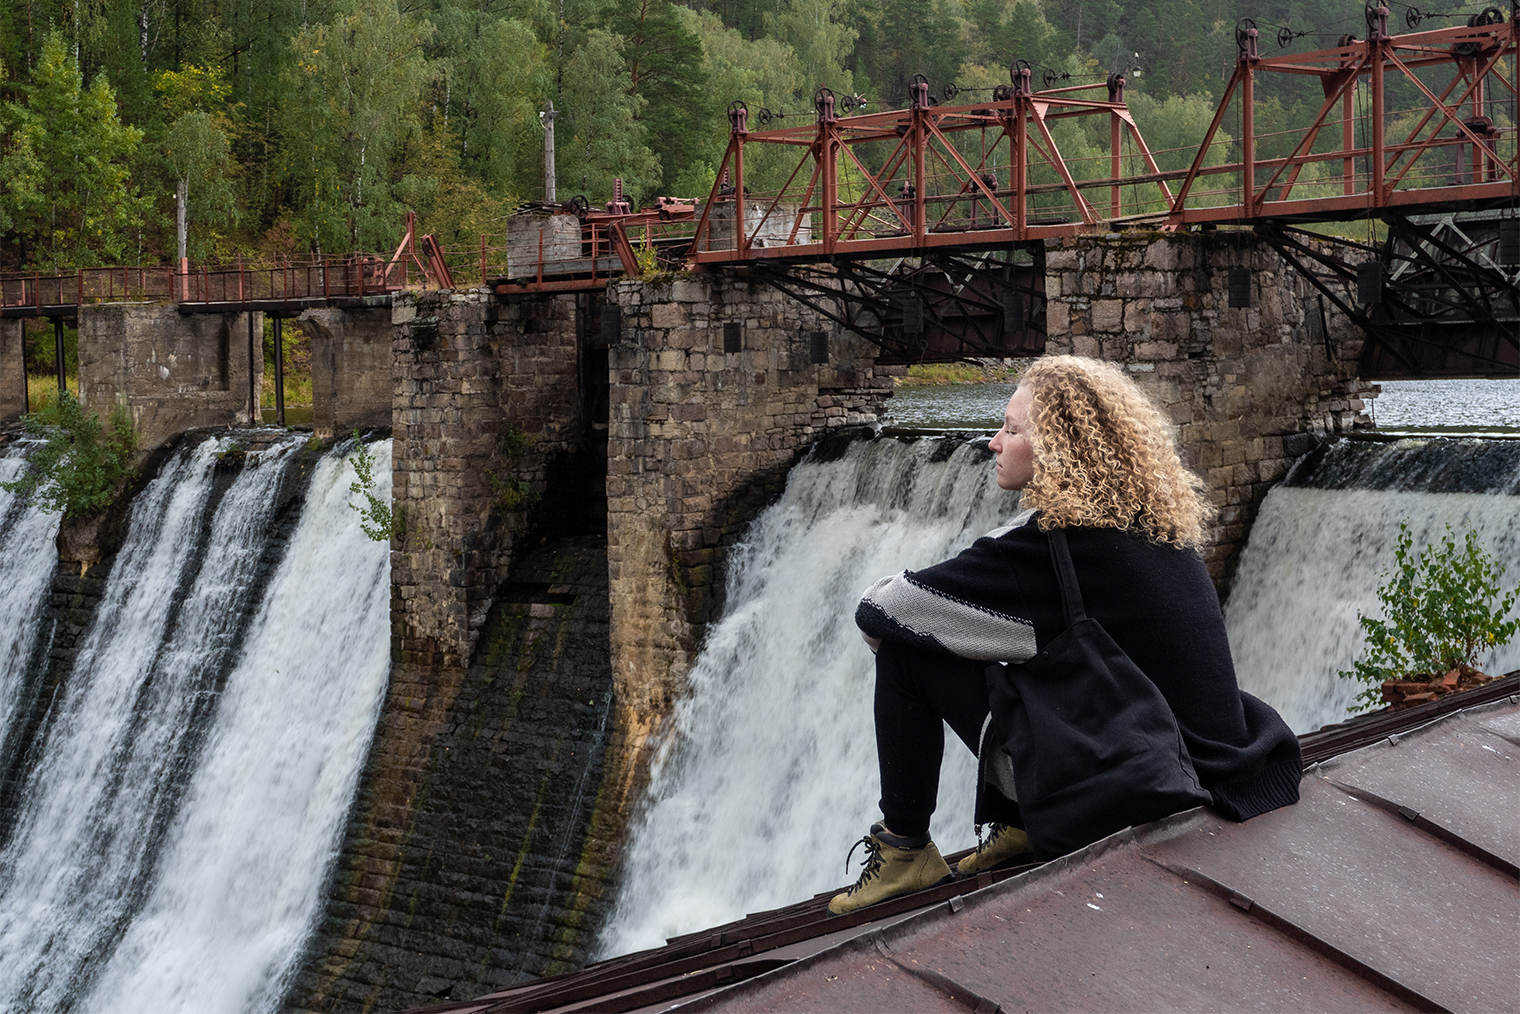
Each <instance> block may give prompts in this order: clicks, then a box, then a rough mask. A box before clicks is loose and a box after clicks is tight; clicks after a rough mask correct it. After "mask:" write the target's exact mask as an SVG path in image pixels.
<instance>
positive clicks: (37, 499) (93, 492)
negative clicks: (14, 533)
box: [0, 391, 137, 521]
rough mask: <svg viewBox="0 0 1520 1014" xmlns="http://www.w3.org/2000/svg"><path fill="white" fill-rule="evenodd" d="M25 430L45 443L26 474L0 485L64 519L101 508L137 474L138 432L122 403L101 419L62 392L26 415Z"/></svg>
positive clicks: (87, 515) (74, 518)
mask: <svg viewBox="0 0 1520 1014" xmlns="http://www.w3.org/2000/svg"><path fill="white" fill-rule="evenodd" d="M26 429H27V432H29V433H31V434H33V435H35V436H39V437H42V438H43V440H44V441H45V443H43V445H42V448H41V450H39V451H38V452H37V453H36V454H34V455H33V456H32V459H31V465H30V467H29V468H28V469H27V472H26V474H25V475H23V476H22V477H21V478H19V479H17V480H15V481H14V482H6V483H0V487H3V488H4V489H5V490H6V491H7V492H10V493H14V494H15V495H16V496H17V497H19V498H21V499H22V500H24V501H25V502H27V503H29V504H31V505H32V506H34V507H36V508H38V509H39V510H44V511H49V512H51V511H62V512H63V518H64V520H65V521H83V520H85V519H87V518H90V517H93V516H94V515H96V514H99V513H100V512H101V511H103V510H105V509H106V508H107V507H109V506H110V505H111V501H112V500H113V499H114V498H115V496H116V492H117V489H118V488H119V487H120V486H121V485H122V484H123V483H125V482H127V481H129V480H130V479H131V478H132V476H133V475H134V474H135V473H136V455H137V431H136V430H135V429H133V427H132V416H131V414H130V413H129V412H128V411H127V410H126V408H125V407H124V406H121V405H118V406H116V408H115V409H114V410H113V411H112V412H111V418H110V420H109V421H108V422H102V421H101V419H100V416H98V415H96V414H95V413H93V412H86V411H85V409H84V406H83V405H81V404H79V401H78V399H76V398H75V397H74V396H73V395H72V394H69V393H68V392H67V391H64V392H62V393H61V394H60V395H59V396H58V397H57V398H55V399H53V400H52V401H50V402H49V403H47V404H46V405H44V406H43V407H42V409H41V410H40V411H38V412H35V413H33V414H32V415H29V416H27V417H26Z"/></svg>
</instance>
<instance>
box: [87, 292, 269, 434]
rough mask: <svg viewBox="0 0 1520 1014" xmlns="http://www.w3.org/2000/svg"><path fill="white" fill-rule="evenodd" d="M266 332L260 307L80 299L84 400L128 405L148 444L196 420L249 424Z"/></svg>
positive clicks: (102, 405)
mask: <svg viewBox="0 0 1520 1014" xmlns="http://www.w3.org/2000/svg"><path fill="white" fill-rule="evenodd" d="M250 318H251V323H250ZM250 327H252V339H251V344H252V349H253V354H252V357H251V359H252V362H250V355H249V347H250V338H249V328H250ZM263 334H264V315H263V314H262V313H253V314H248V313H213V314H182V313H180V312H179V311H178V310H176V309H175V307H173V306H172V305H169V304H165V303H101V304H93V305H89V304H87V305H85V306H81V307H80V308H79V383H80V400H81V401H82V402H83V403H84V405H85V407H87V408H89V409H91V410H95V411H104V412H109V411H111V409H112V408H113V407H114V406H116V405H117V404H124V405H126V406H127V408H128V409H129V410H130V411H131V413H132V421H133V423H135V424H136V426H137V432H138V434H139V436H140V437H141V439H142V446H143V448H144V449H145V450H147V449H151V448H153V447H156V446H158V445H159V444H161V443H163V442H164V441H165V440H167V439H168V438H169V437H171V436H174V435H175V434H177V433H180V432H183V431H184V430H187V429H192V428H194V427H197V426H228V425H232V426H240V425H243V426H245V425H248V424H249V423H250V422H253V421H255V420H253V419H252V418H251V417H250V412H249V398H248V394H249V371H250V367H251V368H252V387H253V390H254V391H255V392H257V391H259V389H260V387H261V385H262V383H263V377H264V351H263V349H264V345H263Z"/></svg>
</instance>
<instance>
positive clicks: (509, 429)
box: [486, 423, 539, 514]
mask: <svg viewBox="0 0 1520 1014" xmlns="http://www.w3.org/2000/svg"><path fill="white" fill-rule="evenodd" d="M533 443H534V439H533V438H532V437H531V436H529V435H528V434H526V433H524V432H523V431H522V430H521V429H520V428H518V427H517V426H514V425H512V424H511V423H508V424H507V426H506V428H505V429H504V430H502V434H501V439H500V441H499V446H500V449H501V453H502V456H503V457H505V458H506V459H507V460H508V461H510V462H516V461H517V460H518V459H519V458H521V457H522V456H523V455H524V454H526V453H527V452H528V450H529V448H531V447H532V446H533ZM486 482H487V483H488V484H489V485H490V487H491V492H492V493H493V494H494V495H495V499H496V506H497V508H498V509H500V510H501V511H503V512H504V513H507V514H516V513H521V512H523V511H526V510H528V509H529V508H530V507H532V506H533V505H534V504H536V503H538V501H539V495H538V492H537V491H536V490H534V489H533V487H532V486H531V485H530V484H529V483H528V481H527V480H526V479H522V478H519V477H518V476H515V475H498V474H497V473H496V472H494V471H492V470H490V469H487V470H486Z"/></svg>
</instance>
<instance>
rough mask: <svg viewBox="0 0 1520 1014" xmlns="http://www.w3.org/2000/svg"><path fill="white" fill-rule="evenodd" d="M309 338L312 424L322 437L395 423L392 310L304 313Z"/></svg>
mask: <svg viewBox="0 0 1520 1014" xmlns="http://www.w3.org/2000/svg"><path fill="white" fill-rule="evenodd" d="M300 323H301V327H302V328H303V329H304V330H305V331H306V333H307V335H309V336H310V338H311V402H312V404H311V408H312V428H313V429H314V430H315V431H316V434H317V436H319V437H322V438H324V439H327V438H330V437H332V436H333V435H334V434H341V433H346V432H348V431H349V430H351V429H353V428H354V427H358V428H359V429H365V428H369V427H389V426H390V425H391V392H392V388H393V387H394V384H393V382H392V380H391V333H392V325H391V310H390V308H389V307H377V308H375V309H366V310H339V309H329V308H324V309H320V310H307V311H306V312H304V313H302V314H301V317H300Z"/></svg>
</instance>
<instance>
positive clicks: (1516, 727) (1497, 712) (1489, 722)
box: [1475, 696, 1520, 746]
mask: <svg viewBox="0 0 1520 1014" xmlns="http://www.w3.org/2000/svg"><path fill="white" fill-rule="evenodd" d="M1510 703H1511V704H1513V705H1520V696H1516V697H1511V698H1510ZM1483 710H1484V713H1483V714H1481V715H1476V717H1477V718H1478V719H1479V720H1480V721H1481V722H1482V723H1483V725H1484V727H1485V728H1487V729H1488V730H1489V731H1490V732H1492V733H1493V734H1494V735H1496V736H1502V737H1503V738H1504V739H1506V740H1508V741H1509V742H1511V743H1513V744H1515V745H1516V746H1520V707H1513V708H1510V709H1508V713H1504V711H1503V710H1502V709H1500V708H1485V709H1483ZM1475 713H1476V709H1475Z"/></svg>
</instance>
